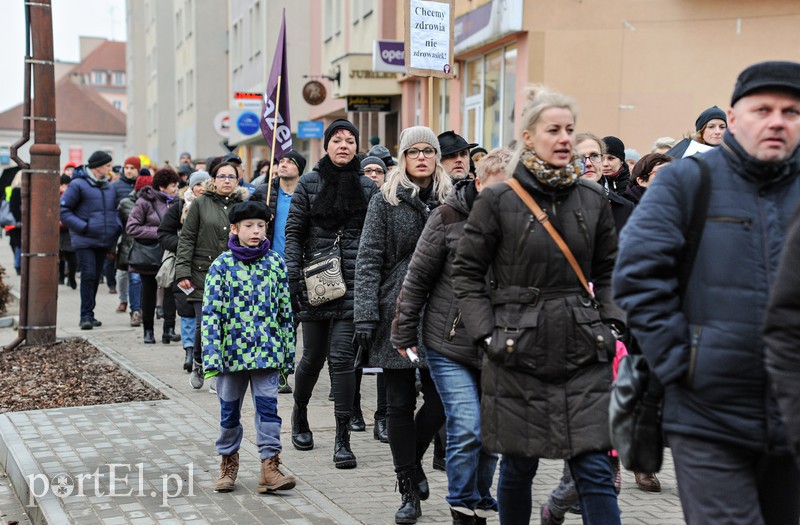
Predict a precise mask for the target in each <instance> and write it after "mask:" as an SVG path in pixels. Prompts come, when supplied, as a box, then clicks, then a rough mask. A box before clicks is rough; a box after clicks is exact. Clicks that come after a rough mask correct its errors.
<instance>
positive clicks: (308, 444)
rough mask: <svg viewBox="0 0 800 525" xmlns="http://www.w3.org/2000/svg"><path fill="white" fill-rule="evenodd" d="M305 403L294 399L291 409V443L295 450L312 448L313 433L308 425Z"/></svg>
mask: <svg viewBox="0 0 800 525" xmlns="http://www.w3.org/2000/svg"><path fill="white" fill-rule="evenodd" d="M307 410H308V409H307V405H300V404H299V403H298V402H296V401H295V403H294V409H293V410H292V445H294V448H296V449H297V450H311V449H312V448H314V434H312V433H311V429H310V428H309V427H308V411H307Z"/></svg>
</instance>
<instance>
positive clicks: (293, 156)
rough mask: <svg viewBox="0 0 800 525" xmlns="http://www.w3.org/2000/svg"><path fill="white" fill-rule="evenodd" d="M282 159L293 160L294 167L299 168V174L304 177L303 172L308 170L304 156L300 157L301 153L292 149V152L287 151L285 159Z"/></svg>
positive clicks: (284, 155)
mask: <svg viewBox="0 0 800 525" xmlns="http://www.w3.org/2000/svg"><path fill="white" fill-rule="evenodd" d="M281 159H289V160H291V161H292V162H293V163H294V165H295V166H297V172H298V173H299V174H300V175H302V174H303V171H304V170H305V169H306V158H305V157H304V156H302V155H300V153H299V152H298V151H295V150H293V149H291V150H289V151H287V152H286V153H284V154H283V157H281Z"/></svg>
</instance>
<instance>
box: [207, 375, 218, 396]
mask: <svg viewBox="0 0 800 525" xmlns="http://www.w3.org/2000/svg"><path fill="white" fill-rule="evenodd" d="M208 393H209V394H216V393H217V378H216V377H212V378H211V379H209V380H208Z"/></svg>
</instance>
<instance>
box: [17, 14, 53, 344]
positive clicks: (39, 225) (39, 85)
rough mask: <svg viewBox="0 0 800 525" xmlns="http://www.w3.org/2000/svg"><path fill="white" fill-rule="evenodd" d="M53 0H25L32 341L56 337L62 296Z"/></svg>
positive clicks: (25, 276) (27, 278) (26, 288)
mask: <svg viewBox="0 0 800 525" xmlns="http://www.w3.org/2000/svg"><path fill="white" fill-rule="evenodd" d="M50 4H51V2H50V0H36V1H35V2H33V1H29V2H26V7H27V8H28V9H29V10H30V11H29V12H30V27H31V37H32V43H33V53H32V57H30V58H26V60H27V61H28V62H29V63H30V64H31V65H32V66H33V81H34V85H35V86H36V103H35V104H34V115H33V117H30V118H32V120H33V125H34V140H35V142H34V144H33V145H32V146H31V149H30V154H31V163H30V169H24V168H23V178H22V217H23V218H22V283H23V285H22V286H23V287H22V289H21V290H20V292H21V293H22V294H23V295H24V296H25V297H26V298H27V326H20V329H21V330H22V329H24V330H25V337H26V340H27V342H28V343H29V344H34V345H42V344H50V343H54V342H55V340H56V315H57V311H58V309H57V300H58V228H57V225H58V220H59V214H60V213H59V212H60V206H59V202H58V189H59V180H58V178H59V174H60V169H59V164H60V157H61V149H60V148H59V147H58V145H57V144H56V97H55V72H54V69H53V65H54V64H53V17H52V11H51V8H50Z"/></svg>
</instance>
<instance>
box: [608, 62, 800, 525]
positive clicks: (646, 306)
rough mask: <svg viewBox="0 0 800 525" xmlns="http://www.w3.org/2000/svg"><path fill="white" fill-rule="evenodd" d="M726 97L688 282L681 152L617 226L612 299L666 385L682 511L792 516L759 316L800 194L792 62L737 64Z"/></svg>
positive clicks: (799, 106) (799, 508)
mask: <svg viewBox="0 0 800 525" xmlns="http://www.w3.org/2000/svg"><path fill="white" fill-rule="evenodd" d="M731 106H732V107H731V108H730V109H729V110H728V123H729V127H728V131H727V133H726V134H725V137H724V139H723V143H722V146H721V147H719V148H716V149H714V150H713V151H709V152H707V153H704V154H703V155H702V156H701V157H699V158H700V160H701V162H703V163H704V164H706V165H707V166H708V168H709V171H710V175H711V192H710V201H709V204H708V210H707V214H706V220H705V229H704V231H703V235H702V238H701V240H700V243H699V245H698V247H697V251H696V259H695V261H694V265H693V267H692V272H691V275H690V277H689V280H688V283H687V285H686V288H685V290H686V291H685V293H684V294H683V296H682V297H679V296H678V275H679V273H680V272H679V268H680V265H681V262H682V261H681V259H682V258H681V252H682V250H683V248H684V245H685V243H686V232H687V230H688V225H689V223H690V219H691V217H692V203H693V202H694V195H695V194H696V192H697V189H698V186H699V180H700V167H699V166H698V164H697V163H696V162H695V161H693V160H689V159H684V160H680V161H676V162H673V163H671V164H670V165H668V166H666V167H665V168H664V169H662V170H661V171H659V176H658V178H657V179H656V180H655V181H654V182H653V184H652V185H650V186H649V187H648V190H647V193H648V198H647V199H644V201H643V202H642V204H641V205H640V206H639V209H638V210H637V212H636V213H634V214H633V216H632V217H631V220H630V221H628V225H627V226H626V227H625V229H624V230H623V231H622V236H621V244H620V251H619V258H618V260H617V266H616V269H615V272H614V289H615V294H616V297H615V298H616V300H617V302H618V303H619V304H620V305H621V306H622V307H623V308H625V310H627V313H628V321H629V326H630V329H631V331H632V333H633V335H634V336H636V339H637V340H638V342H639V344H640V346H641V348H642V350H643V352H644V354H645V357H646V358H647V361H648V362H649V364H650V366H651V367H652V369H653V370H654V371H655V374H656V375H657V376H658V378H659V379H660V380H661V382H662V383H663V384H664V386H665V389H666V394H665V400H664V402H665V404H664V431H665V433H666V435H667V437H668V440H669V443H670V446H671V448H672V452H673V456H674V460H675V471H676V474H677V480H678V487H679V489H680V496H681V504H682V506H683V512H684V516H685V517H686V521H687V522H688V523H690V524H694V523H737V524H739V523H741V524H745V523H766V524H775V523H781V524H783V523H786V524H788V523H792V524H795V525H796V524H797V522H798V518H799V517H800V498H798V494H799V493H800V473H799V472H798V470H797V468H796V466H795V464H794V462H793V461H792V460H791V456H790V454H789V448H788V447H787V442H786V435H785V430H784V426H783V421H782V418H781V415H780V413H779V410H778V405H777V403H776V399H775V395H774V393H773V389H772V386H771V385H770V383H769V380H768V377H767V370H766V366H765V363H764V360H765V349H764V341H763V340H762V338H761V324H762V320H763V317H764V312H765V310H766V307H767V298H768V294H769V291H770V288H771V287H772V283H774V282H775V272H776V270H777V268H778V262H779V258H780V255H781V249H782V246H783V242H784V238H785V236H786V226H787V224H788V222H789V219H790V217H791V216H792V214H793V213H794V211H795V209H796V208H797V206H798V204H800V149H798V144H800V63H794V62H763V63H759V64H755V65H753V66H750V67H749V68H747V69H745V70H744V71H743V72H742V73H741V74H740V75H739V78H738V80H737V82H736V86H735V87H734V91H733V97H732V100H731Z"/></svg>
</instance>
